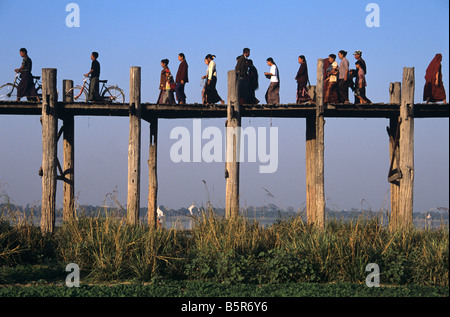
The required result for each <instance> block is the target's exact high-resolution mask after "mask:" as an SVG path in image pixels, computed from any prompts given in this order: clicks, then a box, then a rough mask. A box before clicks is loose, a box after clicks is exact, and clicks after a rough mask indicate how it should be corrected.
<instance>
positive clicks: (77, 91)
mask: <svg viewBox="0 0 450 317" xmlns="http://www.w3.org/2000/svg"><path fill="white" fill-rule="evenodd" d="M70 94H72V95H73V101H74V102H88V95H87V93H86V90H84V89H83V87H82V86H75V87H73V88H71V89H69V91H68V92H67V95H70Z"/></svg>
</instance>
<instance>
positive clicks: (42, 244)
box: [0, 210, 449, 286]
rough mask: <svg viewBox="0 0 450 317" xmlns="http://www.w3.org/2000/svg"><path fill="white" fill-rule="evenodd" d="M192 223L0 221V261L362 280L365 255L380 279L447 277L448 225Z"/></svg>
mask: <svg viewBox="0 0 450 317" xmlns="http://www.w3.org/2000/svg"><path fill="white" fill-rule="evenodd" d="M193 220H194V225H193V227H192V229H191V230H183V229H181V228H178V227H174V228H172V229H152V228H149V227H148V226H147V225H144V224H139V225H135V226H130V225H127V224H126V222H125V217H124V216H123V214H121V213H119V212H117V213H114V212H110V213H100V212H99V214H98V215H97V216H90V217H87V216H79V218H77V219H73V220H70V221H67V222H65V223H63V225H62V226H61V227H59V228H58V230H57V231H56V233H55V234H54V235H53V236H42V235H41V234H40V231H39V228H37V227H34V226H32V225H31V224H29V223H25V222H23V223H22V224H20V225H18V224H15V225H9V224H7V223H6V222H5V221H3V222H0V224H1V225H0V247H1V248H0V264H3V265H14V264H15V263H22V262H25V263H37V262H42V261H46V260H53V261H55V262H57V263H60V264H64V265H66V264H68V263H77V264H78V265H79V266H80V268H81V270H82V272H83V277H84V279H85V280H90V281H108V282H111V281H119V280H133V279H134V280H139V281H151V280H155V279H161V278H163V279H177V280H180V279H192V280H196V279H197V280H198V279H200V280H211V281H217V282H225V283H244V282H245V283H280V282H289V281H295V282H324V283H325V282H351V283H364V281H365V278H366V276H367V274H368V272H366V270H365V268H366V265H367V264H369V263H376V264H378V265H379V267H380V274H381V276H380V279H381V283H382V284H391V285H405V284H420V285H440V286H448V283H449V275H448V273H449V266H448V263H449V231H448V227H441V228H440V229H438V230H424V229H417V228H411V229H409V230H402V231H397V232H391V231H390V230H389V229H388V228H386V226H383V225H381V220H380V219H376V218H375V219H364V218H360V219H357V220H352V221H342V220H330V221H328V222H327V223H326V226H325V228H324V229H323V230H317V229H316V228H315V227H313V226H311V225H309V224H307V223H305V222H304V221H303V220H302V217H301V216H300V215H299V216H296V217H291V218H285V219H281V220H278V221H277V222H276V223H275V224H273V225H271V226H268V227H264V226H262V225H261V224H260V223H258V222H257V221H251V220H248V219H247V218H242V217H238V218H234V219H231V220H226V219H223V218H221V217H218V216H217V215H215V214H214V213H213V211H212V210H209V211H204V212H203V213H202V214H201V215H200V216H198V217H196V218H194V219H193Z"/></svg>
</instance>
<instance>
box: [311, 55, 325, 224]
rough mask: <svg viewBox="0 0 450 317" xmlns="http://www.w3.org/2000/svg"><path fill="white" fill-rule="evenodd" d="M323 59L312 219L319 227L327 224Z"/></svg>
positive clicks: (318, 91) (318, 90)
mask: <svg viewBox="0 0 450 317" xmlns="http://www.w3.org/2000/svg"><path fill="white" fill-rule="evenodd" d="M323 86H324V78H323V59H321V58H319V60H318V61H317V86H316V150H317V152H316V167H315V170H316V179H315V182H316V192H315V196H316V214H315V219H314V220H313V221H312V222H313V223H314V225H316V226H317V227H318V228H323V227H324V226H325V166H324V153H325V146H324V132H325V131H324V130H325V118H324V111H325V108H324V102H323V94H324V91H323Z"/></svg>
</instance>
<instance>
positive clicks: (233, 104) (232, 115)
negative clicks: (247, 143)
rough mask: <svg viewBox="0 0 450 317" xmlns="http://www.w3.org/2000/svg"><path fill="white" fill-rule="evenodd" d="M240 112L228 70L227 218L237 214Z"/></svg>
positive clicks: (232, 78)
mask: <svg viewBox="0 0 450 317" xmlns="http://www.w3.org/2000/svg"><path fill="white" fill-rule="evenodd" d="M240 129H241V113H240V105H239V100H238V94H237V78H236V72H235V71H234V70H231V71H229V72H228V105H227V122H226V130H227V137H226V162H225V179H226V194H225V216H226V218H227V219H230V218H234V217H237V216H238V215H239V156H240V155H239V152H240V135H241V134H240Z"/></svg>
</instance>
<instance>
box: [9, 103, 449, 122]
mask: <svg viewBox="0 0 450 317" xmlns="http://www.w3.org/2000/svg"><path fill="white" fill-rule="evenodd" d="M58 108H59V109H61V110H60V111H59V114H60V115H62V114H64V113H68V114H73V115H75V116H119V117H120V116H128V115H129V113H130V105H129V104H106V103H95V104H94V103H78V102H76V103H63V102H59V103H58ZM315 111H316V106H315V105H314V104H284V105H243V106H241V117H268V118H270V117H275V118H305V117H307V116H308V115H313V114H315ZM399 111H400V106H399V105H398V104H389V103H386V104H385V103H372V104H363V105H361V104H359V105H358V104H329V105H327V106H326V107H325V110H324V116H325V117H335V118H390V117H392V116H397V115H399ZM41 113H42V104H41V103H35V102H5V101H0V115H2V114H9V115H41ZM226 116H227V106H226V105H203V104H186V105H157V104H151V103H142V118H143V119H146V118H155V117H157V118H162V119H182V118H184V119H186V118H226ZM414 117H415V118H447V117H449V104H448V103H446V104H442V103H430V104H415V105H414Z"/></svg>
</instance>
